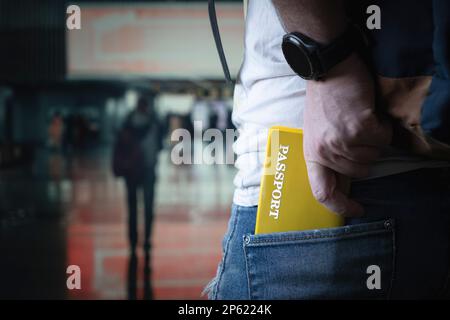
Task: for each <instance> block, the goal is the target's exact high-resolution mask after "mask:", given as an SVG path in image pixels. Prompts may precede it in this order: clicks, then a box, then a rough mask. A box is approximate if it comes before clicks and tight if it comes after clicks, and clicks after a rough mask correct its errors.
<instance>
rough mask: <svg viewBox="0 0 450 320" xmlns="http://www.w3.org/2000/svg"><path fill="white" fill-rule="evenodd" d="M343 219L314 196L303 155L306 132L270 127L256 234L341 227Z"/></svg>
mask: <svg viewBox="0 0 450 320" xmlns="http://www.w3.org/2000/svg"><path fill="white" fill-rule="evenodd" d="M343 224H344V219H343V218H342V217H340V216H338V215H337V214H335V213H333V212H332V211H330V210H328V209H327V208H325V207H324V206H322V205H321V204H320V203H319V202H318V201H317V200H316V199H315V198H314V196H313V194H312V191H311V187H310V185H309V180H308V173H307V171H306V162H305V158H304V156H303V131H302V130H301V129H294V128H287V127H272V128H270V130H269V139H268V142H267V149H266V158H265V162H264V170H263V176H262V180H261V190H260V194H259V204H258V212H257V217H256V228H255V234H263V233H274V232H287V231H302V230H311V229H322V228H332V227H338V226H342V225H343Z"/></svg>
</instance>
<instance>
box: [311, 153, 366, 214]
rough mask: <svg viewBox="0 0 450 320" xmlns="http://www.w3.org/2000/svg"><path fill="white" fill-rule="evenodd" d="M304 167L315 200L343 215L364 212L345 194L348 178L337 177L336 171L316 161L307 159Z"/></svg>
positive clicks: (347, 187)
mask: <svg viewBox="0 0 450 320" xmlns="http://www.w3.org/2000/svg"><path fill="white" fill-rule="evenodd" d="M306 167H307V170H308V178H309V183H310V185H311V191H312V193H313V195H314V197H315V198H316V199H317V201H319V202H320V203H321V204H323V205H324V206H325V207H327V208H328V209H329V210H331V211H333V212H335V213H336V214H339V215H342V216H345V217H358V216H361V215H362V214H363V213H364V209H363V207H362V206H361V205H360V204H359V203H357V202H355V201H353V200H351V199H350V198H348V196H347V195H346V193H347V192H348V189H349V186H350V184H349V183H350V180H349V179H348V178H346V177H345V178H346V179H343V176H341V177H339V176H338V174H337V173H336V172H334V171H333V170H331V169H330V168H327V167H325V166H323V165H321V164H319V163H317V162H309V161H308V162H306ZM345 189H346V190H345Z"/></svg>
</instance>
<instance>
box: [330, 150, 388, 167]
mask: <svg viewBox="0 0 450 320" xmlns="http://www.w3.org/2000/svg"><path fill="white" fill-rule="evenodd" d="M334 151H335V152H337V151H338V150H334ZM380 153H381V150H380V149H379V148H374V147H367V146H356V147H353V148H351V149H347V150H343V151H341V152H340V153H338V154H340V155H341V156H342V157H344V158H346V159H348V160H350V161H353V162H358V163H361V164H370V163H372V162H373V161H375V160H376V159H378V158H379V157H380Z"/></svg>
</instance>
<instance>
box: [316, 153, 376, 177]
mask: <svg viewBox="0 0 450 320" xmlns="http://www.w3.org/2000/svg"><path fill="white" fill-rule="evenodd" d="M333 158H334V159H333V160H332V161H330V160H328V159H321V160H320V164H322V165H323V166H325V167H327V168H330V169H332V170H334V171H336V172H338V173H341V174H343V175H346V176H348V177H352V178H363V177H366V176H368V175H369V168H370V167H369V165H367V164H362V163H359V162H354V161H350V160H348V159H346V158H344V157H342V156H336V155H335V156H333ZM317 163H319V162H317Z"/></svg>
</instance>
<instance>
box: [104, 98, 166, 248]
mask: <svg viewBox="0 0 450 320" xmlns="http://www.w3.org/2000/svg"><path fill="white" fill-rule="evenodd" d="M161 149H162V139H161V130H160V125H159V121H158V119H157V117H156V115H155V113H154V110H153V103H151V104H149V101H148V100H147V99H146V98H143V97H141V98H140V99H139V100H138V103H137V107H136V108H135V110H133V111H132V112H131V113H130V114H129V115H128V116H127V118H126V120H125V122H124V125H123V127H122V128H121V130H120V132H119V134H118V136H117V139H116V142H115V146H114V152H113V171H114V174H115V175H116V176H119V177H123V178H124V179H125V183H126V188H127V204H128V237H129V241H130V249H131V254H132V255H134V254H135V251H136V245H137V242H138V231H137V210H138V191H140V190H142V191H143V196H144V213H145V229H144V230H145V231H144V232H145V234H144V250H145V253H146V254H147V255H148V253H149V251H150V247H151V235H152V224H153V199H154V186H155V182H156V172H155V171H156V165H157V160H158V153H159V151H160V150H161Z"/></svg>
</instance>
